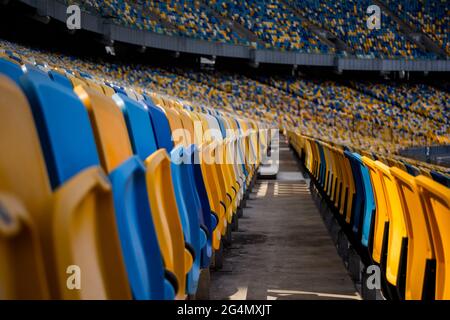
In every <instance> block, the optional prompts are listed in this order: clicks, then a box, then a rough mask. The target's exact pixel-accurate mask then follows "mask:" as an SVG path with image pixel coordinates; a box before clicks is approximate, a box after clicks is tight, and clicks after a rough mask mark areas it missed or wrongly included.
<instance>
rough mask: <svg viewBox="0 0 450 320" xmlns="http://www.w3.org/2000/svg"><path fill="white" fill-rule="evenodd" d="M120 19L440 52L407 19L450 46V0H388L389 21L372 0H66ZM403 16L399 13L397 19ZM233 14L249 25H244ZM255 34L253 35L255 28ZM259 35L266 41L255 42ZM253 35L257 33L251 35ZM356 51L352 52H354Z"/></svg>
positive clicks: (308, 48) (419, 54)
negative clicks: (372, 13) (413, 32)
mask: <svg viewBox="0 0 450 320" xmlns="http://www.w3.org/2000/svg"><path fill="white" fill-rule="evenodd" d="M66 2H67V3H70V4H74V3H75V4H77V3H80V4H82V7H83V8H84V9H85V10H87V11H89V12H92V13H95V14H98V15H101V16H102V17H104V18H109V19H112V20H113V21H114V22H115V23H118V24H121V25H124V26H127V27H131V28H136V29H141V30H148V31H151V32H156V33H161V34H167V35H178V36H185V37H191V38H196V39H202V40H208V41H213V42H223V43H230V44H239V45H247V46H248V45H250V44H251V43H254V44H255V45H256V46H258V47H262V48H266V49H271V50H279V51H298V52H303V53H323V54H326V53H333V52H335V51H336V50H335V48H334V46H333V44H331V43H330V42H327V41H325V40H324V39H323V38H322V39H321V38H320V37H319V35H318V34H315V33H314V32H313V31H312V29H313V28H314V27H317V26H318V27H320V28H322V29H323V30H325V31H328V32H330V33H331V34H333V35H334V36H335V37H337V39H339V40H342V41H343V42H344V43H345V45H346V48H347V49H341V50H342V51H346V52H345V53H346V54H350V55H352V54H353V55H356V56H358V57H364V58H404V59H418V58H421V59H433V58H436V53H435V52H432V51H427V48H426V47H425V46H420V45H418V44H417V43H416V42H415V41H414V39H413V37H412V36H409V35H408V34H407V32H406V31H404V30H403V29H402V28H401V25H400V23H399V21H397V20H395V18H400V19H403V20H404V21H405V22H406V23H407V24H409V25H411V26H412V27H414V28H418V32H423V33H425V34H427V35H429V36H430V37H431V39H432V40H433V41H435V42H436V43H437V44H438V45H439V46H440V47H442V48H443V49H444V50H446V52H447V55H448V53H449V48H448V38H447V37H448V36H447V35H448V34H449V30H448V25H449V23H448V19H449V18H448V16H449V14H448V13H449V7H448V3H447V1H445V0H439V1H431V2H430V1H422V0H415V1H413V2H411V1H396V0H386V1H385V5H386V6H387V7H388V8H390V9H391V10H392V12H390V13H387V12H385V11H383V10H382V11H381V21H382V26H383V27H382V28H380V29H379V30H377V29H374V30H370V29H368V28H367V26H366V21H367V13H366V12H365V10H362V9H361V8H367V7H369V6H370V5H371V4H372V2H371V1H369V0H364V1H361V0H350V1H328V0H327V1H315V0H308V1H289V2H286V1H282V0H252V1H236V0H214V1H209V2H207V1H196V0H171V1H136V2H129V1H122V0H109V1H95V0H89V1H82V2H80V1H76V0H66ZM394 17H395V18H394ZM232 21H234V22H235V23H238V24H239V25H240V26H241V28H242V27H243V28H245V29H247V30H248V31H247V32H244V33H243V32H239V31H238V30H237V29H236V28H235V27H234V26H233V23H232ZM249 34H250V35H249ZM251 35H253V36H255V37H256V38H257V39H259V40H258V41H256V42H254V41H253V40H254V38H253V37H252V36H251ZM250 38H251V40H250ZM347 51H348V52H347Z"/></svg>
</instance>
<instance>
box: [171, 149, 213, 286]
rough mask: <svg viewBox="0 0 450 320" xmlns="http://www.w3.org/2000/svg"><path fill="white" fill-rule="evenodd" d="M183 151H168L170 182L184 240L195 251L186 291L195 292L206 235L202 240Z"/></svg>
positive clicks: (197, 203)
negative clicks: (171, 173)
mask: <svg viewBox="0 0 450 320" xmlns="http://www.w3.org/2000/svg"><path fill="white" fill-rule="evenodd" d="M184 153H185V150H184V148H183V147H182V146H179V147H176V148H174V149H173V150H172V152H171V153H170V156H171V160H172V165H171V169H172V172H173V175H172V182H173V187H174V190H175V197H176V199H177V205H178V211H179V213H180V219H181V224H182V226H183V231H184V235H185V238H186V241H187V242H188V243H189V244H190V245H192V247H193V249H194V252H195V253H194V264H193V267H192V269H191V271H190V272H189V275H188V281H187V291H188V293H189V294H195V292H196V291H197V286H198V281H199V277H200V259H201V250H202V247H203V246H205V245H206V237H204V239H203V240H202V236H201V233H200V231H201V229H200V221H199V217H200V216H201V215H202V212H201V207H200V199H198V196H197V195H196V192H195V187H194V186H193V185H192V177H191V176H190V168H189V166H187V165H183V162H184V158H185V154H184ZM202 242H203V243H202Z"/></svg>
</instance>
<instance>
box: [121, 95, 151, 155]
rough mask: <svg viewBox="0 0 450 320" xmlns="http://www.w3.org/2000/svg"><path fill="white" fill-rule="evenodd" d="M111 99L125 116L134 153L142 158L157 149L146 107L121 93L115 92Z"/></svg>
mask: <svg viewBox="0 0 450 320" xmlns="http://www.w3.org/2000/svg"><path fill="white" fill-rule="evenodd" d="M113 100H114V101H115V102H116V104H117V105H118V106H119V108H120V109H121V110H122V113H123V115H124V117H125V122H126V124H127V128H128V133H129V137H130V141H131V144H132V147H133V151H134V153H135V154H136V155H138V156H139V157H140V158H141V159H142V160H145V159H147V157H149V156H150V155H151V154H152V153H153V152H155V151H156V150H157V144H156V139H155V134H154V132H153V127H152V123H151V121H150V115H149V113H148V109H147V107H146V106H144V105H142V104H141V103H139V102H137V101H135V100H133V99H130V98H128V97H127V96H124V95H123V94H121V93H118V94H115V95H114V96H113Z"/></svg>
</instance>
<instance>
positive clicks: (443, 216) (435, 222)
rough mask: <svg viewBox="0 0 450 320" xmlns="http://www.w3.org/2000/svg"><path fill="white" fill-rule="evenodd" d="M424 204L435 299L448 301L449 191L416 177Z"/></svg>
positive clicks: (429, 180)
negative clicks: (431, 256) (433, 258)
mask: <svg viewBox="0 0 450 320" xmlns="http://www.w3.org/2000/svg"><path fill="white" fill-rule="evenodd" d="M415 181H416V183H417V185H418V186H419V191H420V195H421V197H422V200H423V202H424V204H425V210H426V214H427V217H428V219H429V220H428V221H429V223H430V224H429V226H430V231H431V237H432V240H433V248H434V253H435V254H436V295H435V298H436V299H442V300H449V299H450V191H449V189H448V188H446V187H444V186H442V185H441V184H439V183H437V182H435V181H433V180H431V179H429V178H427V177H424V176H418V177H416V180H415Z"/></svg>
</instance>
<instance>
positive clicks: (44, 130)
mask: <svg viewBox="0 0 450 320" xmlns="http://www.w3.org/2000/svg"><path fill="white" fill-rule="evenodd" d="M21 84H22V87H23V90H24V92H25V93H26V95H27V96H28V99H29V101H30V105H31V108H32V111H33V115H34V117H35V119H36V127H37V129H38V132H39V137H40V140H41V144H42V148H43V151H44V156H45V159H46V163H47V168H48V172H49V176H50V181H51V183H52V187H53V188H57V187H58V186H60V185H61V184H63V183H64V182H66V181H67V180H69V179H71V178H72V177H73V176H74V175H76V174H77V173H79V172H80V171H82V170H84V169H86V168H88V167H90V166H96V165H98V163H99V160H98V155H97V151H96V147H95V142H94V140H93V138H92V129H91V126H90V123H89V118H88V117H87V114H86V111H85V109H84V108H83V105H82V104H81V102H80V101H79V99H78V98H77V96H76V95H75V94H74V93H73V92H72V91H71V90H68V89H66V88H65V87H63V86H61V85H59V84H57V83H55V82H53V81H50V79H48V78H44V77H41V76H40V75H36V74H34V75H33V74H26V75H24V76H23V77H22V78H21ZM62 106H64V108H63V107H62ZM79 148H82V149H79Z"/></svg>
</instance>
